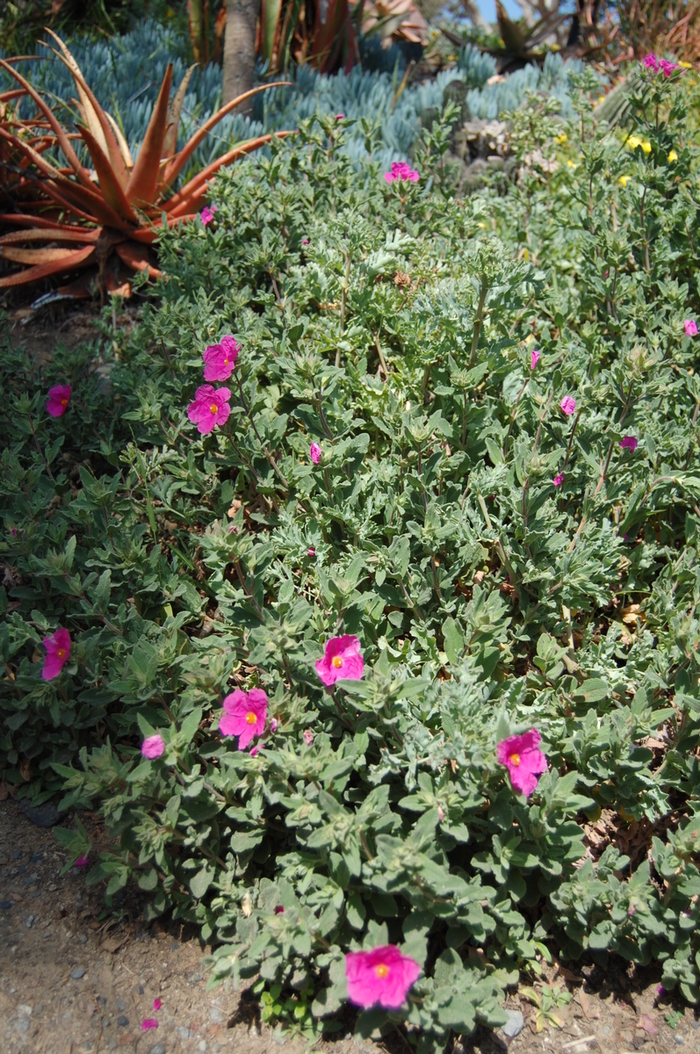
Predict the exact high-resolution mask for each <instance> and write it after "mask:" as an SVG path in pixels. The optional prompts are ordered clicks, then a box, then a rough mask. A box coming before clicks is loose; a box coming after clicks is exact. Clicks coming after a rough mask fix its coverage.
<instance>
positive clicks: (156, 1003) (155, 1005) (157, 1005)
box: [153, 999, 163, 1010]
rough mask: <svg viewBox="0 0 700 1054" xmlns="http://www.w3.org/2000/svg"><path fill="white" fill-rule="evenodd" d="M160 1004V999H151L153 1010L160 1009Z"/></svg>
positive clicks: (161, 1003) (161, 1001) (161, 1002)
mask: <svg viewBox="0 0 700 1054" xmlns="http://www.w3.org/2000/svg"><path fill="white" fill-rule="evenodd" d="M162 1005H163V1000H162V999H154V1000H153V1009H154V1010H160V1008H161V1007H162Z"/></svg>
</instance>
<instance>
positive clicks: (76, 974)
mask: <svg viewBox="0 0 700 1054" xmlns="http://www.w3.org/2000/svg"><path fill="white" fill-rule="evenodd" d="M70 975H71V977H72V978H73V980H74V981H79V980H80V978H81V977H84V976H85V970H84V969H83V967H82V966H76V968H75V970H71V972H70Z"/></svg>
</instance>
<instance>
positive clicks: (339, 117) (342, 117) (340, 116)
mask: <svg viewBox="0 0 700 1054" xmlns="http://www.w3.org/2000/svg"><path fill="white" fill-rule="evenodd" d="M335 119H336V121H344V120H345V114H344V113H337V114H336V115H335Z"/></svg>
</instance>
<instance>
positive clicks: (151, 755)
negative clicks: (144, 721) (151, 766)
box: [141, 732, 165, 761]
mask: <svg viewBox="0 0 700 1054" xmlns="http://www.w3.org/2000/svg"><path fill="white" fill-rule="evenodd" d="M164 751H165V742H164V740H163V737H162V736H160V735H158V733H157V732H156V734H155V735H154V736H148V737H147V738H146V739H144V741H143V743H142V744H141V753H142V754H143V756H144V757H145V758H148V760H149V761H155V759H156V758H159V757H160V756H161V754H163V753H164Z"/></svg>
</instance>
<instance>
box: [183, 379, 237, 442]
mask: <svg viewBox="0 0 700 1054" xmlns="http://www.w3.org/2000/svg"><path fill="white" fill-rule="evenodd" d="M230 398H231V392H230V391H229V389H228V388H212V386H211V384H203V385H202V386H201V387H200V388H198V389H197V391H196V392H195V393H194V402H193V403H190V405H189V406H188V407H187V416H188V417H189V419H190V421H192V422H193V423H194V424H196V425H197V431H198V432H199V433H200V434H201V435H208V434H209V432H213V431H214V428H215V427H216V426H217V425H223V424H225V423H226V421H227V420H228V415H229V414H230V413H231V407H230V406H229V402H228V401H229V399H230Z"/></svg>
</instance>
